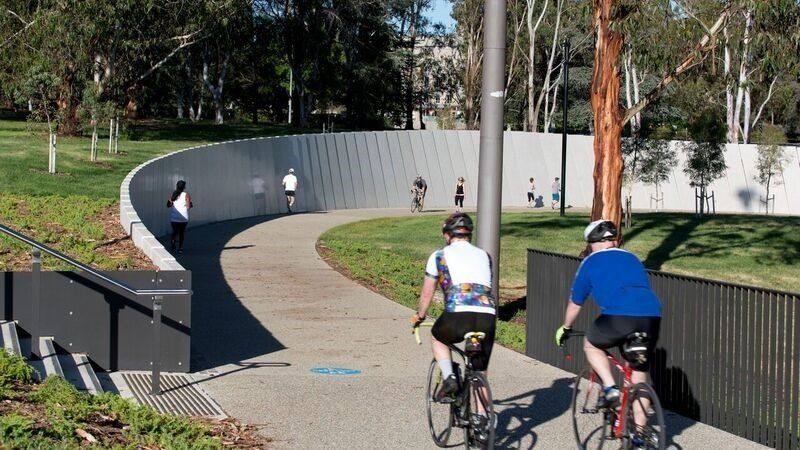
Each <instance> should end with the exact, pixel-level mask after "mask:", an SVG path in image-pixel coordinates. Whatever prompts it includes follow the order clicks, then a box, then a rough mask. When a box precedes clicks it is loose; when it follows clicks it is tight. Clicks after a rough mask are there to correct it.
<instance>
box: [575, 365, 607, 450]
mask: <svg viewBox="0 0 800 450" xmlns="http://www.w3.org/2000/svg"><path fill="white" fill-rule="evenodd" d="M589 374H590V372H589V370H585V371H583V373H581V374H580V375H579V376H577V377H576V378H575V384H574V386H573V396H572V426H573V431H574V432H575V440H576V442H577V444H578V447H579V448H582V449H600V448H603V445H604V444H605V443H606V435H607V434H608V433H607V432H608V426H607V420H606V417H605V414H606V412H605V411H602V410H598V409H597V399H598V398H599V395H600V385H599V384H598V383H597V382H595V381H590V380H589Z"/></svg>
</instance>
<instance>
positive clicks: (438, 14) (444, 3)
mask: <svg viewBox="0 0 800 450" xmlns="http://www.w3.org/2000/svg"><path fill="white" fill-rule="evenodd" d="M452 9H453V4H452V3H451V2H450V0H431V9H430V10H428V12H427V16H428V18H429V19H430V20H431V22H432V23H436V22H441V23H442V24H443V25H444V26H445V28H447V29H448V30H449V29H452V28H453V27H454V26H455V24H456V22H455V21H454V20H453V18H452V17H450V11H452Z"/></svg>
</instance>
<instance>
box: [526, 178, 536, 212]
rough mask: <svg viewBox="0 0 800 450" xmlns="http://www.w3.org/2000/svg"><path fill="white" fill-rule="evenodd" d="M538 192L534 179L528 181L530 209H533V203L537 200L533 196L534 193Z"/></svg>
mask: <svg viewBox="0 0 800 450" xmlns="http://www.w3.org/2000/svg"><path fill="white" fill-rule="evenodd" d="M535 190H536V183H535V182H534V181H533V177H531V179H530V180H529V181H528V208H533V204H534V203H533V202H534V201H535V200H536V196H535V195H533V193H534V191H535Z"/></svg>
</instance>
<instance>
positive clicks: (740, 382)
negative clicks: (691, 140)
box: [526, 250, 800, 450]
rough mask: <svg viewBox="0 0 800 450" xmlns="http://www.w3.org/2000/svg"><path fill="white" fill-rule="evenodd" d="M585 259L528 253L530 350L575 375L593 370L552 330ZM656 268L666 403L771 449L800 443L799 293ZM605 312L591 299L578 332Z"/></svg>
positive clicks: (659, 359)
mask: <svg viewBox="0 0 800 450" xmlns="http://www.w3.org/2000/svg"><path fill="white" fill-rule="evenodd" d="M579 264H580V259H579V258H576V257H573V256H567V255H561V254H556V253H550V252H544V251H539V250H528V290H527V324H526V328H527V338H526V353H527V355H528V356H530V357H532V358H535V359H537V360H539V361H542V362H545V363H547V364H551V365H554V366H557V367H560V368H563V369H565V370H568V371H570V372H573V373H576V372H578V371H579V370H580V369H582V368H583V367H585V366H586V361H585V359H584V358H583V355H582V352H580V351H574V353H575V355H574V356H575V358H573V359H572V360H571V361H566V360H565V358H564V353H563V352H562V350H560V349H559V348H557V347H556V346H555V344H554V343H553V334H554V331H555V329H556V328H557V327H558V326H559V325H560V324H561V323H562V322H563V318H564V307H565V306H566V301H567V300H568V298H569V291H570V286H571V283H572V279H573V277H574V275H575V271H576V270H577V268H578V265H579ZM648 272H649V276H650V283H651V285H652V287H653V289H654V290H655V292H656V294H657V295H658V296H659V298H660V299H661V302H662V306H663V313H664V318H663V319H662V323H661V336H660V339H659V342H658V347H657V350H656V356H655V361H654V362H653V365H652V369H651V377H652V380H653V384H654V386H655V388H656V391H657V392H658V395H659V398H660V399H661V401H662V403H663V404H664V406H665V407H666V408H668V409H670V410H672V411H674V412H677V413H679V414H682V415H685V416H687V417H691V418H692V419H695V420H699V421H701V422H703V423H706V424H709V425H712V426H714V427H717V428H720V429H723V430H726V431H728V432H730V433H733V434H736V435H739V436H742V437H745V438H747V439H750V440H753V441H756V442H759V443H761V444H764V445H767V446H770V447H774V448H777V449H792V450H796V449H800V438H799V437H798V436H799V433H800V408H799V405H798V400H799V399H800V294H797V293H791V292H781V291H775V290H769V289H761V288H756V287H752V286H743V285H737V284H732V283H725V282H720V281H714V280H706V279H702V278H696V277H690V276H684V275H676V274H671V273H665V272H659V271H648ZM596 316H597V308H596V307H595V306H594V304H593V302H587V307H585V308H584V311H583V312H582V313H581V317H580V318H579V321H578V322H577V323H576V324H575V328H576V329H582V330H586V329H588V327H589V324H590V323H591V321H592V320H593V319H594V317H596ZM573 348H574V349H575V350H577V349H578V348H579V347H577V346H576V347H573ZM673 431H675V430H673Z"/></svg>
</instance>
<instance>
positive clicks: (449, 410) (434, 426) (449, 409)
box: [425, 359, 455, 447]
mask: <svg viewBox="0 0 800 450" xmlns="http://www.w3.org/2000/svg"><path fill="white" fill-rule="evenodd" d="M442 381H443V379H442V370H441V369H439V364H437V363H436V360H435V359H434V360H432V361H431V367H430V369H428V386H427V392H426V395H425V406H426V409H427V412H428V428H429V429H430V430H431V437H433V442H434V443H435V444H436V445H437V446H439V447H447V440H448V439H449V438H450V432H451V431H452V430H453V413H454V411H455V409H454V408H455V407H454V406H453V405H454V404H453V403H441V402H437V401H436V400H435V399H436V397H435V396H436V393H437V392H439V389H440V388H441V386H442Z"/></svg>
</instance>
